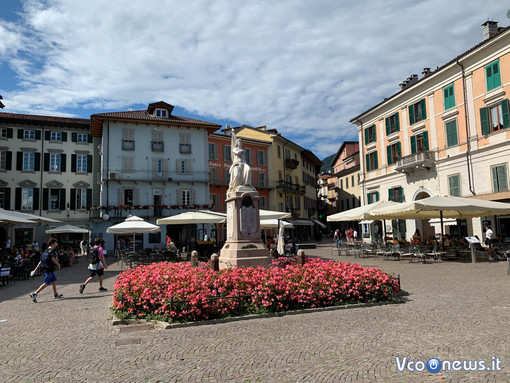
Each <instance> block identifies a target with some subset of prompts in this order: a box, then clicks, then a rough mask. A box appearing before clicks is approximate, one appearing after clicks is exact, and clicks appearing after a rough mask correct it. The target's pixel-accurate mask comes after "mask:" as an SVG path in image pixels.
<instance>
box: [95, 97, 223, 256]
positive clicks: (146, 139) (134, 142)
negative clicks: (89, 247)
mask: <svg viewBox="0 0 510 383" xmlns="http://www.w3.org/2000/svg"><path fill="white" fill-rule="evenodd" d="M173 108H174V107H173V106H172V105H169V104H167V103H165V102H163V101H160V102H157V103H153V104H150V105H149V106H148V108H147V110H140V111H129V112H114V113H100V114H94V115H92V116H91V126H92V135H93V137H94V140H95V141H94V144H95V149H96V150H97V156H99V157H100V158H101V161H98V163H99V164H100V166H99V167H98V168H97V169H94V171H95V173H96V175H97V180H96V181H97V183H96V182H95V185H96V186H97V189H98V196H99V198H98V199H96V200H94V201H93V204H94V207H93V215H92V216H93V219H92V221H91V230H92V234H91V235H92V237H99V236H102V237H104V238H105V241H106V248H107V249H110V250H111V249H113V248H114V236H113V235H111V234H106V228H107V227H109V226H111V225H113V224H115V223H118V222H121V221H123V220H124V219H125V218H126V217H127V216H128V215H130V214H131V215H136V216H139V217H143V218H145V219H146V220H147V221H148V222H151V223H156V220H157V218H161V217H166V216H170V215H175V214H178V213H182V212H184V211H187V210H191V209H199V208H200V209H201V208H206V207H208V205H209V156H208V153H209V151H208V134H210V133H213V132H214V131H216V130H218V129H219V128H221V125H217V124H214V123H210V122H205V121H199V120H195V119H191V118H185V117H180V116H176V115H172V111H173ZM165 229H166V228H162V232H161V233H157V234H150V235H149V234H145V235H143V236H142V235H139V236H138V237H137V239H136V241H137V247H140V248H141V247H143V248H153V247H157V248H159V247H160V246H161V245H163V244H164V242H165V236H166V235H167V234H168V235H170V236H171V237H172V238H173V239H175V238H176V237H177V238H181V240H182V239H183V238H186V234H185V233H183V232H182V230H184V228H182V227H178V228H175V227H174V228H170V227H168V230H169V231H170V232H167V230H165ZM188 234H189V233H188ZM142 238H143V239H142ZM121 239H122V240H123V241H124V240H126V241H129V238H121ZM123 244H124V243H123ZM127 244H128V243H126V244H125V245H127Z"/></svg>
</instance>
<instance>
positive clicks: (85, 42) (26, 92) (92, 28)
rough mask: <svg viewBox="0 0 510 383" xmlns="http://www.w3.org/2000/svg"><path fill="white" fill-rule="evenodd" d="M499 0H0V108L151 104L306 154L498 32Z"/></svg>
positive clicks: (72, 110) (67, 110)
mask: <svg viewBox="0 0 510 383" xmlns="http://www.w3.org/2000/svg"><path fill="white" fill-rule="evenodd" d="M505 3H506V2H505V1H501V0H488V1H480V0H449V1H445V0H424V1H418V0H384V1H382V0H379V1H375V0H374V1H352V0H313V1H311V0H280V1H259V0H250V1H248V0H237V1H235V0H192V1H189V0H188V1H177V0H169V1H161V0H143V1H141V0H129V1H126V0H108V1H105V0H86V1H76V0H22V1H20V0H1V1H0V36H1V37H0V94H1V95H2V96H3V97H4V100H3V103H4V104H5V105H6V108H5V109H4V110H3V111H4V112H11V113H30V114H50V115H63V116H73V117H85V118H88V117H90V114H93V113H101V112H109V111H125V110H131V109H133V108H134V109H145V108H146V107H147V104H148V103H150V102H154V101H159V100H163V101H166V102H168V103H170V104H172V105H175V106H176V109H175V111H174V113H175V114H178V115H182V116H189V117H193V118H198V119H203V120H207V121H213V122H217V123H220V124H223V125H225V124H227V123H229V124H234V125H236V124H247V125H251V126H260V125H266V126H267V127H268V128H274V129H277V130H278V131H279V132H281V133H282V134H283V135H284V136H285V137H286V138H288V139H290V140H292V141H294V142H296V143H297V144H299V145H301V146H303V147H305V148H308V149H310V150H312V151H313V152H314V153H315V154H316V155H317V156H318V157H319V158H321V159H322V158H324V157H326V156H327V155H329V154H332V153H335V152H336V151H337V149H338V147H339V146H340V144H341V143H342V142H343V141H344V140H357V132H356V128H355V127H354V126H353V125H352V124H350V123H349V120H350V119H351V118H353V117H355V116H356V115H358V114H360V113H361V112H363V111H364V110H366V109H368V108H370V107H371V106H373V105H375V104H377V103H378V102H380V101H381V100H383V99H384V98H385V97H389V96H391V95H393V94H394V93H396V92H397V91H398V84H399V83H400V82H402V81H403V80H404V79H405V78H406V77H408V76H410V75H411V74H413V73H416V74H420V73H421V71H422V69H423V68H424V67H431V68H432V69H434V68H436V67H437V66H440V65H442V64H444V63H446V62H447V61H449V60H451V59H452V58H454V57H455V56H457V55H458V54H460V53H462V52H464V51H466V50H467V49H469V48H471V47H472V46H474V45H475V44H477V43H479V42H481V41H482V39H483V38H482V27H481V26H480V25H481V24H482V23H483V22H484V21H486V20H488V19H490V20H495V21H498V22H499V25H500V26H508V25H509V24H510V20H509V19H507V17H506V13H507V11H508V10H509V9H510V5H509V4H505Z"/></svg>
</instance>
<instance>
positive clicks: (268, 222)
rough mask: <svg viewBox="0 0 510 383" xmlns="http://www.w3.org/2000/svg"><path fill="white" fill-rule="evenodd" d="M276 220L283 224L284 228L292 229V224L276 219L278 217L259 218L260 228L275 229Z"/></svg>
mask: <svg viewBox="0 0 510 383" xmlns="http://www.w3.org/2000/svg"><path fill="white" fill-rule="evenodd" d="M278 221H280V224H281V225H282V226H283V228H284V229H292V228H293V227H294V225H293V224H291V223H290V222H287V221H283V220H278V219H274V218H273V219H261V220H260V228H261V229H275V228H277V227H278Z"/></svg>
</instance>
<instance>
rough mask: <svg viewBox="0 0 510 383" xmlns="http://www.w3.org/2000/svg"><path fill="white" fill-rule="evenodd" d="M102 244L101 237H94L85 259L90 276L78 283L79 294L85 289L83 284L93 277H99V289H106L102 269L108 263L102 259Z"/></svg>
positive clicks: (85, 284) (106, 266)
mask: <svg viewBox="0 0 510 383" xmlns="http://www.w3.org/2000/svg"><path fill="white" fill-rule="evenodd" d="M103 246H104V241H103V240H102V239H101V238H96V239H95V241H94V247H93V248H91V249H90V251H89V253H88V255H87V260H88V262H89V267H88V270H89V271H90V277H88V278H87V280H86V281H85V282H83V284H81V285H80V294H83V290H85V286H87V285H88V284H89V282H90V281H92V279H94V277H95V276H96V274H97V276H98V277H99V291H107V289H105V288H104V287H103V274H104V269H107V268H108V265H107V264H106V260H105V259H104V254H103Z"/></svg>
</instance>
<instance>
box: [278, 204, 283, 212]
mask: <svg viewBox="0 0 510 383" xmlns="http://www.w3.org/2000/svg"><path fill="white" fill-rule="evenodd" d="M278 208H279V210H280V211H283V202H280V203H278Z"/></svg>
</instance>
